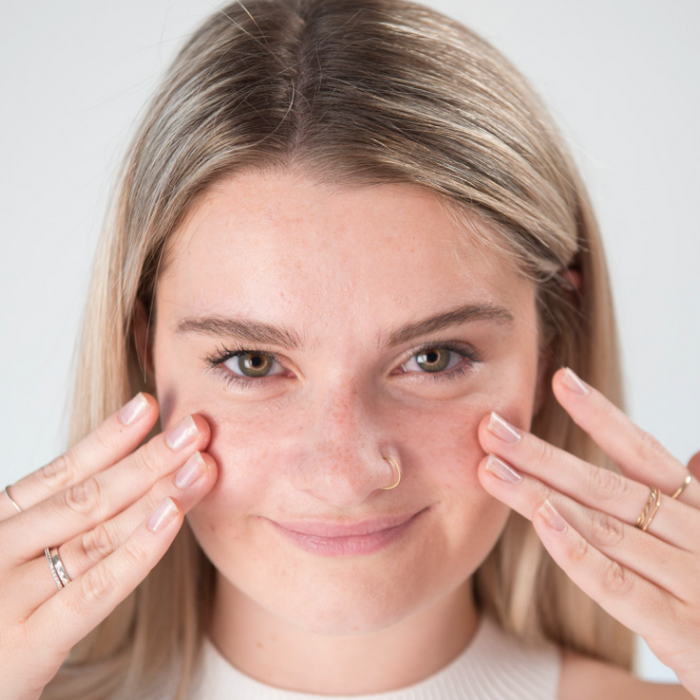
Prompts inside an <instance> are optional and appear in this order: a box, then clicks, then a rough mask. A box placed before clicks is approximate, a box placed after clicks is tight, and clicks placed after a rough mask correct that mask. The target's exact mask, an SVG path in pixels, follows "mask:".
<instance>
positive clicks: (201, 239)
mask: <svg viewBox="0 0 700 700" xmlns="http://www.w3.org/2000/svg"><path fill="white" fill-rule="evenodd" d="M480 226H483V224H481V223H478V222H476V221H475V222H474V226H473V227H471V228H473V229H475V230H477V231H478V230H479V228H478V227H480ZM166 259H167V266H166V267H165V269H164V272H163V273H162V275H161V277H160V279H159V283H158V299H159V301H158V303H159V306H160V305H161V303H162V302H166V303H168V304H171V305H173V308H175V307H178V308H180V309H181V310H182V313H183V314H185V313H188V314H189V313H191V312H192V311H201V312H216V313H222V314H226V313H241V312H245V313H249V314H257V315H259V314H260V312H261V311H262V312H263V313H268V314H275V315H277V314H282V315H284V314H286V313H291V314H294V315H295V316H298V315H301V316H303V317H304V318H303V320H304V321H305V322H308V323H311V324H315V323H321V322H326V323H329V322H332V320H333V319H335V318H344V319H346V320H351V319H352V320H354V321H356V322H358V323H359V322H360V320H361V319H366V318H367V316H368V315H370V316H371V317H372V318H376V319H377V320H383V319H382V317H383V316H387V317H391V316H392V314H395V313H396V312H397V311H400V310H402V311H403V315H406V314H409V315H410V314H412V313H416V314H420V313H422V312H423V311H425V312H427V313H428V312H433V311H435V309H436V308H437V307H439V308H442V307H444V308H450V307H454V306H456V305H458V304H460V303H468V302H478V303H495V302H500V304H501V305H503V304H506V305H508V306H509V307H511V308H512V309H513V310H514V312H515V314H516V315H517V313H518V312H517V308H516V307H518V306H519V305H521V304H522V302H523V295H524V294H525V297H527V296H528V294H527V292H528V288H529V284H528V283H527V282H526V281H525V280H524V279H522V278H521V277H520V275H518V274H517V273H515V272H514V270H513V268H512V267H510V266H509V265H508V264H506V262H505V261H504V260H503V259H502V258H501V257H497V256H496V255H495V254H494V253H492V252H490V250H489V248H488V245H487V244H486V243H485V242H484V239H480V238H479V237H478V236H476V235H475V232H474V230H472V231H467V230H466V229H465V227H464V225H463V224H460V223H459V222H458V221H457V220H456V219H455V218H454V217H453V216H451V215H450V212H449V210H448V209H447V208H446V206H445V204H444V202H443V201H442V200H441V199H440V198H439V197H438V196H437V195H435V194H434V193H432V192H430V191H428V190H426V189H424V188H421V187H418V186H415V185H404V184H397V185H394V184H392V185H374V186H364V187H359V186H353V187H349V186H343V187H330V186H328V185H322V184H318V183H316V182H314V181H313V180H311V179H308V178H305V177H303V176H300V175H298V174H290V173H283V172H276V171H275V172H261V171H250V172H246V173H243V174H238V175H236V176H235V177H231V178H228V179H225V180H222V181H220V182H218V183H216V184H215V185H214V186H212V187H211V188H210V189H209V191H208V192H207V193H206V194H205V195H204V196H203V197H202V198H201V199H200V200H199V201H198V203H197V204H196V205H195V206H194V207H193V209H192V210H191V212H190V213H189V215H188V217H187V219H186V221H185V222H184V224H183V225H182V227H181V228H180V230H179V231H178V232H176V235H175V236H174V237H173V239H172V240H171V243H170V245H169V248H168V250H167V256H166Z"/></svg>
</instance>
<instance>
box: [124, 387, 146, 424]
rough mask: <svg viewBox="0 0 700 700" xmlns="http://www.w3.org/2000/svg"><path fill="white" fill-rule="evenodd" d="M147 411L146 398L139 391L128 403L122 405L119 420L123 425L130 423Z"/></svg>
mask: <svg viewBox="0 0 700 700" xmlns="http://www.w3.org/2000/svg"><path fill="white" fill-rule="evenodd" d="M147 411H148V400H147V399H146V397H145V396H144V395H143V394H142V393H141V392H140V391H139V393H138V394H136V396H134V398H133V399H131V401H129V403H126V404H124V406H122V410H121V411H119V420H120V421H121V422H122V423H123V424H124V425H131V424H132V423H135V422H136V421H137V420H138V419H139V418H141V417H143V416H145V415H146V412H147Z"/></svg>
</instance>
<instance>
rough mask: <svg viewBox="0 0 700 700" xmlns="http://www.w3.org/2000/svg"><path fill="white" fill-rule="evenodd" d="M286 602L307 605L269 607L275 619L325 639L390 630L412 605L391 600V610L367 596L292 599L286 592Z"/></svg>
mask: <svg viewBox="0 0 700 700" xmlns="http://www.w3.org/2000/svg"><path fill="white" fill-rule="evenodd" d="M287 595H288V596H289V598H288V599H287V600H289V599H294V600H297V601H300V600H301V599H302V598H305V599H307V605H306V606H303V605H301V604H300V605H298V606H295V607H294V608H293V609H290V608H286V607H285V608H284V609H274V608H270V609H271V610H272V611H273V612H274V613H275V615H276V616H277V617H279V618H281V619H286V621H287V622H288V623H289V624H290V625H292V626H294V627H297V628H299V629H303V630H306V631H307V632H310V633H312V634H318V635H323V636H327V637H343V636H351V635H362V634H370V633H372V632H378V631H380V630H382V629H385V628H388V627H391V626H393V625H395V624H397V623H399V622H401V621H402V620H403V619H405V618H407V617H409V616H410V615H411V614H413V612H414V609H413V605H411V604H406V605H405V606H401V605H400V604H397V603H398V601H395V600H394V601H393V605H392V607H391V608H387V607H386V605H384V604H383V603H382V602H380V601H377V600H368V599H367V598H366V597H361V596H350V597H348V596H347V595H342V594H339V595H337V596H333V595H326V596H316V597H314V598H313V600H309V599H308V595H305V596H301V595H297V596H293V595H291V594H290V592H289V591H287Z"/></svg>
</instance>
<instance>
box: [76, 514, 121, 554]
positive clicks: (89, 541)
mask: <svg viewBox="0 0 700 700" xmlns="http://www.w3.org/2000/svg"><path fill="white" fill-rule="evenodd" d="M80 548H81V550H82V554H83V555H84V556H85V558H86V559H87V560H88V561H90V562H93V563H96V562H98V561H100V560H102V559H104V558H105V557H107V556H109V555H110V554H111V553H112V552H113V551H114V550H115V549H116V542H115V540H114V537H113V536H112V534H111V533H110V531H109V528H108V527H107V526H106V525H105V524H104V523H100V524H99V525H98V526H97V527H95V528H93V529H92V530H90V531H88V532H86V533H84V534H83V535H82V537H81V538H80Z"/></svg>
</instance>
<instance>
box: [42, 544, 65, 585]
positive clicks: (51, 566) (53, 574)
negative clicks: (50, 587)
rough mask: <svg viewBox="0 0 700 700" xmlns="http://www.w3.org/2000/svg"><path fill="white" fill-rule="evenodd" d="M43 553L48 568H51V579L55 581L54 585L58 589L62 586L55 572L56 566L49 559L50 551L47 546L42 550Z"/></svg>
mask: <svg viewBox="0 0 700 700" xmlns="http://www.w3.org/2000/svg"><path fill="white" fill-rule="evenodd" d="M44 554H45V555H46V561H48V562H49V568H50V569H51V575H52V576H53V580H54V581H55V582H56V585H57V586H58V590H59V591H60V590H61V589H62V588H63V584H62V583H61V579H60V578H58V573H56V567H55V566H54V565H53V562H52V561H51V553H50V552H49V548H48V547H47V548H46V549H45V550H44Z"/></svg>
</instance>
